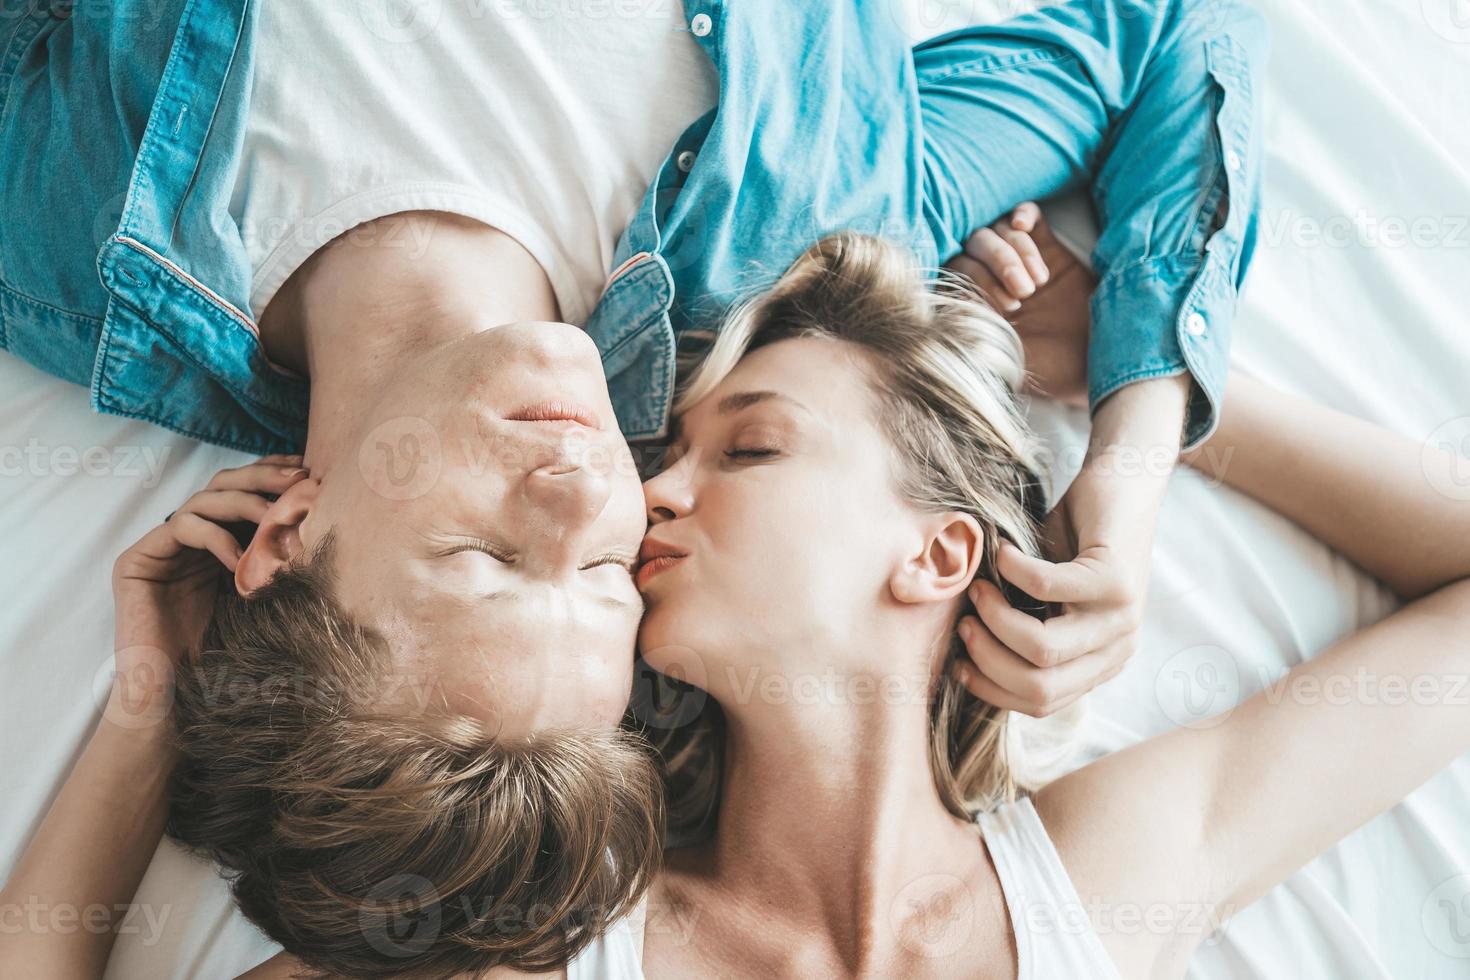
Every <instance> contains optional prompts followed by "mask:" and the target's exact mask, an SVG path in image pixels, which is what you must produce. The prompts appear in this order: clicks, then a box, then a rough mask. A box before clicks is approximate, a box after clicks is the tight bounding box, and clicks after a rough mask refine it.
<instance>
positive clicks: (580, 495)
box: [301, 323, 646, 736]
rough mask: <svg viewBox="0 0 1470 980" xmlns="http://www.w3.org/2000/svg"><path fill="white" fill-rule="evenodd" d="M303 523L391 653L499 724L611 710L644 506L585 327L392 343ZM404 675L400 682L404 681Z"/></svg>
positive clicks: (454, 704) (633, 609) (608, 718)
mask: <svg viewBox="0 0 1470 980" xmlns="http://www.w3.org/2000/svg"><path fill="white" fill-rule="evenodd" d="M352 451H353V452H354V453H355V454H356V456H357V459H356V460H355V461H354V460H352V459H350V458H347V457H345V456H344V457H343V458H342V459H341V460H340V462H339V463H338V465H337V466H336V467H335V468H334V469H333V470H331V471H330V472H329V473H328V474H326V476H325V477H324V478H323V480H322V483H321V489H320V494H319V497H318V499H317V501H316V503H315V505H314V506H313V507H312V509H311V513H310V514H309V515H308V516H307V518H306V519H305V521H303V523H302V525H301V540H302V544H303V546H304V547H306V548H310V547H311V546H312V545H313V544H314V542H315V541H316V540H319V539H320V537H321V536H322V535H323V534H324V533H325V532H326V531H327V529H328V528H331V529H333V530H334V533H335V538H336V555H335V566H336V581H337V591H338V598H339V599H340V601H341V602H342V604H343V606H344V607H345V608H346V609H347V610H348V611H349V612H350V613H351V614H352V615H354V616H355V617H357V618H359V619H360V620H361V621H362V622H364V623H366V624H370V625H372V626H373V627H375V628H376V629H378V630H379V631H380V632H382V633H383V634H384V636H385V637H386V639H387V641H388V645H389V647H390V649H391V650H392V651H393V666H392V670H393V673H394V674H395V675H396V676H398V677H401V678H405V679H407V682H408V683H411V684H413V685H424V682H425V680H426V679H427V681H428V683H427V685H426V686H420V687H418V688H417V689H418V690H419V691H420V692H426V693H428V694H429V696H431V697H433V698H434V701H435V703H436V705H437V706H440V707H447V708H449V709H451V710H454V711H457V712H462V713H466V714H473V715H476V716H478V717H481V718H485V719H486V720H488V721H490V722H491V726H492V728H493V729H495V730H498V731H499V732H500V733H501V734H503V735H507V736H514V735H517V734H522V733H526V732H530V731H533V730H535V729H539V728H548V727H557V728H570V727H596V728H611V727H613V726H615V725H616V724H617V723H618V721H619V719H620V718H621V716H622V714H623V710H624V708H625V707H626V705H627V700H628V694H629V690H630V687H631V683H632V671H633V651H634V641H635V637H636V633H637V629H638V620H639V617H640V615H641V613H642V609H643V607H642V603H641V601H640V598H639V595H638V591H637V589H635V588H634V586H633V582H632V578H631V569H632V567H633V565H634V563H635V561H636V558H637V554H638V546H639V542H640V540H641V539H642V536H643V532H644V529H645V527H646V520H645V517H644V509H643V493H642V489H641V487H640V484H639V478H638V473H637V470H636V468H635V466H634V464H633V460H632V454H631V453H630V451H629V449H628V445H627V443H626V441H624V439H623V437H622V435H621V434H620V433H619V431H618V427H617V420H616V418H615V416H614V414H613V410H612V404H611V402H610V400H609V397H608V392H607V384H606V382H605V380H604V379H603V375H602V364H601V360H600V358H599V356H598V352H597V348H596V345H595V344H594V343H593V342H592V340H591V339H590V338H589V337H588V336H587V335H586V334H585V333H584V332H583V331H581V330H579V329H577V328H576V327H572V326H568V325H566V324H554V323H526V324H515V325H511V326H505V327H498V328H496V329H494V330H490V331H486V332H484V333H480V334H476V335H474V336H471V337H468V338H466V339H464V340H461V341H456V342H454V343H451V344H447V345H444V346H441V347H438V348H434V349H432V350H430V351H428V352H426V353H424V354H422V355H421V356H419V357H417V358H415V359H413V360H411V361H409V362H406V363H405V364H404V365H403V367H402V368H401V369H400V370H398V371H396V372H394V373H393V374H392V375H391V376H390V378H389V380H388V381H387V382H386V383H385V385H384V387H383V389H382V392H381V397H380V398H379V399H378V401H377V403H376V404H375V406H374V408H373V410H372V411H371V412H369V413H368V415H367V417H366V418H365V419H364V421H363V424H362V425H361V427H360V429H359V432H358V438H357V439H356V440H354V442H353V444H352ZM402 693H403V692H400V694H402Z"/></svg>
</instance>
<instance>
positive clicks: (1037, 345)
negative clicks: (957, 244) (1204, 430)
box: [950, 203, 1191, 716]
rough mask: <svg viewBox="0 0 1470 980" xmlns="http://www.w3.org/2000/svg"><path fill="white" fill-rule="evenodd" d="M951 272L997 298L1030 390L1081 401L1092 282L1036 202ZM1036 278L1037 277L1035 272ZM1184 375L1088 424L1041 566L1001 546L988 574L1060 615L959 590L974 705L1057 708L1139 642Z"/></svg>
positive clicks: (1117, 400)
mask: <svg viewBox="0 0 1470 980" xmlns="http://www.w3.org/2000/svg"><path fill="white" fill-rule="evenodd" d="M950 267H951V268H953V269H955V270H956V271H959V272H963V273H965V274H966V275H968V276H970V278H971V279H972V280H974V281H975V282H976V284H977V285H979V286H980V287H981V288H982V289H985V290H986V291H987V292H989V293H990V294H991V295H992V297H993V299H994V301H995V302H997V303H999V304H1000V305H1001V306H1002V308H1003V310H1004V311H1005V312H1006V314H1007V316H1008V317H1009V319H1010V320H1011V322H1012V323H1013V324H1014V325H1015V327H1016V332H1017V333H1018V334H1019V335H1020V337H1021V342H1022V344H1023V345H1024V347H1025V351H1026V364H1027V368H1028V370H1029V371H1030V372H1031V373H1032V378H1033V382H1034V386H1035V387H1036V388H1037V389H1039V390H1041V391H1043V392H1044V393H1048V394H1051V395H1052V396H1053V397H1058V398H1061V399H1063V400H1066V401H1069V402H1073V403H1077V404H1083V405H1085V404H1086V403H1087V337H1088V331H1089V329H1090V323H1091V321H1090V315H1089V313H1088V302H1089V300H1090V298H1091V293H1092V289H1093V287H1094V286H1095V285H1096V278H1095V277H1094V276H1093V275H1092V273H1091V272H1090V271H1089V270H1087V269H1086V268H1085V267H1084V266H1082V265H1081V263H1079V262H1077V261H1076V259H1075V258H1073V257H1072V255H1071V253H1069V252H1068V251H1067V250H1066V249H1065V248H1063V247H1062V246H1061V245H1060V243H1058V242H1057V240H1056V238H1055V236H1053V235H1052V233H1051V230H1050V228H1049V227H1048V226H1047V225H1046V223H1045V221H1044V220H1043V219H1042V218H1041V215H1040V212H1039V210H1038V209H1037V208H1036V206H1035V205H1034V204H1029V203H1028V204H1023V205H1021V206H1020V207H1018V208H1017V209H1016V211H1015V212H1013V213H1012V214H1011V215H1010V216H1009V217H1007V218H1003V219H1001V220H1000V221H998V222H996V224H994V225H992V226H990V228H988V229H980V230H979V231H977V232H976V233H975V234H974V235H971V236H970V240H969V242H968V243H967V244H966V254H965V255H963V256H959V257H957V258H955V259H953V260H951V262H950ZM1038 272H1041V273H1042V274H1041V275H1039V276H1038V275H1037V273H1038ZM1190 385H1191V381H1190V379H1189V377H1188V375H1177V376H1173V377H1165V378H1155V379H1150V380H1146V381H1140V382H1135V383H1134V384H1131V385H1128V386H1127V387H1125V388H1123V389H1121V390H1119V391H1117V392H1114V393H1113V394H1112V395H1111V396H1109V397H1108V398H1107V399H1105V400H1104V401H1103V403H1102V404H1101V405H1100V406H1099V407H1098V410H1097V412H1096V415H1095V417H1094V419H1093V427H1092V436H1091V440H1090V443H1089V446H1088V453H1087V458H1086V460H1085V461H1084V463H1083V466H1082V470H1081V472H1080V473H1079V474H1078V476H1077V478H1076V480H1074V481H1073V483H1072V485H1071V487H1070V488H1069V489H1068V490H1067V493H1066V494H1065V495H1064V496H1063V497H1062V499H1061V501H1060V502H1059V503H1058V504H1057V507H1056V509H1055V510H1053V511H1052V513H1051V515H1050V516H1049V517H1048V518H1047V522H1046V527H1045V529H1044V532H1045V533H1044V538H1045V541H1044V544H1045V553H1046V558H1034V557H1029V556H1027V555H1025V554H1023V553H1022V552H1021V551H1020V550H1019V549H1018V548H1016V547H1014V546H1012V545H1010V544H1008V543H1007V544H1005V545H1003V546H1002V547H1001V550H1000V554H999V557H998V559H997V569H998V571H999V573H1000V576H1001V577H1002V578H1003V579H1005V581H1007V582H1009V583H1011V584H1012V585H1014V586H1016V587H1017V588H1019V589H1020V590H1021V591H1023V592H1025V593H1026V594H1027V595H1029V596H1031V597H1032V598H1034V599H1038V600H1041V601H1044V602H1047V603H1051V604H1053V605H1054V606H1056V607H1059V608H1060V609H1061V614H1060V615H1058V616H1054V617H1052V618H1051V619H1048V620H1046V621H1044V622H1043V621H1041V620H1037V619H1034V618H1032V617H1031V616H1029V615H1027V614H1026V613H1024V612H1021V611H1020V610H1018V609H1015V608H1013V607H1012V606H1011V605H1010V603H1008V602H1007V601H1006V599H1005V597H1004V596H1003V595H1002V593H1001V591H1000V589H999V588H997V587H996V586H995V585H994V584H993V583H991V582H987V581H978V582H976V583H975V584H974V585H973V586H972V587H971V591H970V598H971V601H972V602H973V603H974V605H975V609H976V612H977V613H978V614H979V615H978V617H975V616H967V617H965V619H964V620H963V621H962V622H961V623H960V635H961V637H962V638H963V639H964V641H965V645H966V647H967V648H968V650H969V653H970V658H971V661H972V662H971V663H961V664H960V666H959V672H960V674H961V676H962V678H963V679H964V681H965V684H966V686H967V687H968V688H969V689H970V691H971V692H972V693H973V694H974V695H975V696H976V697H978V698H981V699H983V700H985V701H988V702H990V703H992V704H995V705H997V706H999V707H1002V708H1008V709H1010V710H1014V711H1020V712H1023V713H1025V714H1029V715H1038V716H1040V715H1048V714H1052V713H1053V712H1056V711H1059V710H1061V709H1062V708H1065V707H1067V706H1068V705H1070V704H1071V703H1072V702H1073V701H1075V700H1077V699H1078V698H1080V697H1081V696H1082V695H1083V694H1086V693H1087V692H1088V691H1090V690H1092V689H1093V688H1094V687H1096V686H1097V685H1099V684H1101V683H1103V682H1104V681H1106V680H1109V679H1111V678H1112V677H1114V676H1115V675H1117V674H1118V673H1119V672H1120V671H1121V670H1122V669H1123V667H1124V666H1125V665H1126V664H1127V662H1128V658H1129V657H1131V656H1132V655H1133V652H1134V650H1135V649H1136V647H1137V641H1138V629H1139V625H1140V623H1141V622H1142V617H1143V607H1144V599H1145V597H1146V595H1147V592H1148V576H1149V568H1150V564H1151V558H1152V552H1153V536H1154V528H1155V525H1156V524H1157V522H1158V512H1159V507H1160V506H1161V504H1162V502H1163V496H1164V491H1165V490H1166V489H1167V487H1168V481H1169V476H1170V475H1171V474H1172V473H1173V470H1174V467H1175V466H1176V464H1177V462H1178V458H1179V443H1180V434H1181V432H1182V429H1183V424H1184V414H1185V410H1186V408H1187V404H1188V399H1189V391H1190Z"/></svg>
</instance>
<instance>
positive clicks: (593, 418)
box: [505, 400, 602, 429]
mask: <svg viewBox="0 0 1470 980" xmlns="http://www.w3.org/2000/svg"><path fill="white" fill-rule="evenodd" d="M505 418H506V421H508V422H576V423H577V424H578V425H585V426H587V428H589V429H600V428H602V426H601V425H599V424H598V421H597V412H596V411H595V410H593V408H592V407H591V406H589V405H581V404H578V403H576V402H571V401H562V400H554V401H544V402H538V403H537V404H534V405H525V406H523V407H521V408H518V409H516V410H515V411H514V412H511V413H510V414H509V415H507V416H506V417H505Z"/></svg>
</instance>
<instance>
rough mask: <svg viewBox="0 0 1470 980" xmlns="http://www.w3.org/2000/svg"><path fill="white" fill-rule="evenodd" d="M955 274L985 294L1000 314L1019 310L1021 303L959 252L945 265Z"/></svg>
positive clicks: (998, 282) (981, 266)
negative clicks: (963, 277) (965, 278)
mask: <svg viewBox="0 0 1470 980" xmlns="http://www.w3.org/2000/svg"><path fill="white" fill-rule="evenodd" d="M947 265H948V267H949V268H950V269H952V270H954V271H955V272H958V273H960V274H961V275H963V276H965V277H967V278H968V279H969V280H970V281H971V282H972V283H974V284H975V286H976V287H977V288H978V289H979V290H980V291H981V292H982V293H984V294H985V297H986V298H987V299H988V300H989V301H990V302H991V304H992V305H993V306H995V308H996V309H998V310H1000V311H1001V312H1002V313H1014V312H1016V311H1017V310H1019V309H1020V308H1021V301H1020V300H1018V299H1016V297H1014V296H1012V295H1011V291H1010V290H1009V289H1006V287H1005V286H1004V285H1003V284H1002V283H1001V281H1000V280H999V279H997V278H995V276H994V275H992V274H991V272H990V270H989V269H987V268H985V266H983V265H981V264H980V263H979V262H976V261H975V260H974V259H972V258H970V257H969V256H968V255H966V254H965V253H963V252H961V253H960V254H959V255H956V256H955V257H954V258H952V259H950V260H949V262H948V263H947Z"/></svg>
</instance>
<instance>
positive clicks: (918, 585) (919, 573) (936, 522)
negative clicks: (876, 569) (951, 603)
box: [888, 512, 985, 603]
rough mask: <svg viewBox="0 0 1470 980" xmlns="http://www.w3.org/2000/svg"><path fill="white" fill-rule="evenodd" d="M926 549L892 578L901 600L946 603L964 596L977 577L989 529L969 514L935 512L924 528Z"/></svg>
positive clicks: (922, 532)
mask: <svg viewBox="0 0 1470 980" xmlns="http://www.w3.org/2000/svg"><path fill="white" fill-rule="evenodd" d="M921 534H922V539H921V541H922V549H921V550H919V551H917V552H916V553H914V554H912V555H910V556H909V557H908V558H906V559H904V561H903V562H902V564H900V565H899V566H898V568H896V569H894V570H893V574H892V576H890V577H889V580H888V587H889V590H890V591H891V592H892V593H893V597H894V598H895V599H897V600H898V601H899V602H913V603H921V602H943V601H945V600H947V599H952V598H954V597H955V596H957V595H961V594H963V593H964V591H965V590H966V589H967V588H969V587H970V583H971V582H973V581H974V580H975V575H976V573H977V572H979V570H980V558H981V556H982V555H983V554H984V551H985V532H984V531H982V530H981V529H980V523H979V522H978V521H976V520H975V518H973V517H971V516H970V515H969V514H963V513H959V512H951V513H947V514H935V515H933V516H932V517H930V518H929V519H928V520H927V523H926V524H925V525H923V526H922V527H921Z"/></svg>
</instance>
